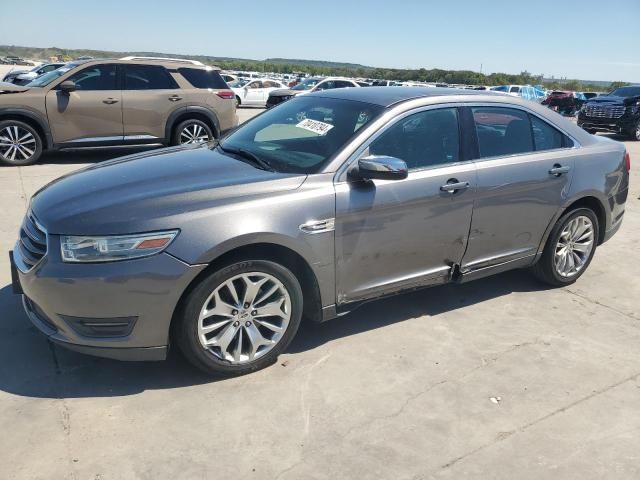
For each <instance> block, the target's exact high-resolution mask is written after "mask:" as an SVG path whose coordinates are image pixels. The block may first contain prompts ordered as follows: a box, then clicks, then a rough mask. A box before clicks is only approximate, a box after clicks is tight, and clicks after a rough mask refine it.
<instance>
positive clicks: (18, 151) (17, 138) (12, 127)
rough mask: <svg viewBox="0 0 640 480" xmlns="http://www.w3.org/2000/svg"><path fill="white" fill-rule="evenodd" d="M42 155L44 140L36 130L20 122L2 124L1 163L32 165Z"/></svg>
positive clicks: (0, 141) (6, 121)
mask: <svg viewBox="0 0 640 480" xmlns="http://www.w3.org/2000/svg"><path fill="white" fill-rule="evenodd" d="M40 155H42V139H41V138H40V135H39V134H38V132H36V130H35V129H34V128H33V127H32V126H31V125H28V124H26V123H24V122H20V121H18V120H5V121H2V122H0V162H1V163H5V164H8V165H18V166H19V165H31V164H32V163H35V162H37V161H38V159H39V158H40Z"/></svg>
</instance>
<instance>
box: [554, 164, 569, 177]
mask: <svg viewBox="0 0 640 480" xmlns="http://www.w3.org/2000/svg"><path fill="white" fill-rule="evenodd" d="M569 170H571V167H567V166H564V167H563V166H562V165H560V164H559V163H556V164H555V165H554V166H553V168H552V169H551V170H549V175H553V176H554V177H559V176H560V175H562V174H563V173H569Z"/></svg>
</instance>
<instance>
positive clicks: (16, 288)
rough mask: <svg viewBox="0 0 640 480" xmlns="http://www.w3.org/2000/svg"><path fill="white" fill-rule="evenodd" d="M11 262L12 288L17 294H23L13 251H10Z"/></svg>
mask: <svg viewBox="0 0 640 480" xmlns="http://www.w3.org/2000/svg"><path fill="white" fill-rule="evenodd" d="M9 264H10V265H11V288H12V290H13V293H15V294H16V295H22V294H24V292H23V291H22V286H21V285H20V277H19V276H18V267H16V263H15V262H14V261H13V251H10V252H9Z"/></svg>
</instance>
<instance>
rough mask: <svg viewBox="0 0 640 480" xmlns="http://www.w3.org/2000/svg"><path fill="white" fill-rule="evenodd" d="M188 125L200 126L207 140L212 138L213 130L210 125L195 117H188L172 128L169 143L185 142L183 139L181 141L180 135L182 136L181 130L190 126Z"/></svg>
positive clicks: (213, 135) (178, 143)
mask: <svg viewBox="0 0 640 480" xmlns="http://www.w3.org/2000/svg"><path fill="white" fill-rule="evenodd" d="M190 127H195V128H198V127H201V128H203V129H204V131H205V132H206V134H207V137H208V140H207V141H209V142H210V141H211V140H214V139H215V138H216V137H215V134H214V131H213V130H212V129H211V127H210V126H209V125H207V123H205V122H203V121H202V120H199V119H197V118H189V119H187V120H184V121H182V122H180V123H179V124H178V125H177V126H176V127H175V128H174V129H173V133H172V135H171V145H182V144H187V143H186V142H184V141H181V136H182V132H183V131H184V130H185V129H186V128H190Z"/></svg>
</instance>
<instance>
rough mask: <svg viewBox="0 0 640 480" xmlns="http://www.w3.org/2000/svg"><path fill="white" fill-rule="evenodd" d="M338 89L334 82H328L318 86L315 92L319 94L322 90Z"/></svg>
mask: <svg viewBox="0 0 640 480" xmlns="http://www.w3.org/2000/svg"><path fill="white" fill-rule="evenodd" d="M334 88H336V85H335V82H334V81H333V80H327V81H326V82H322V83H320V84H318V86H317V87H316V88H315V91H317V92H319V91H320V90H332V89H334Z"/></svg>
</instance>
